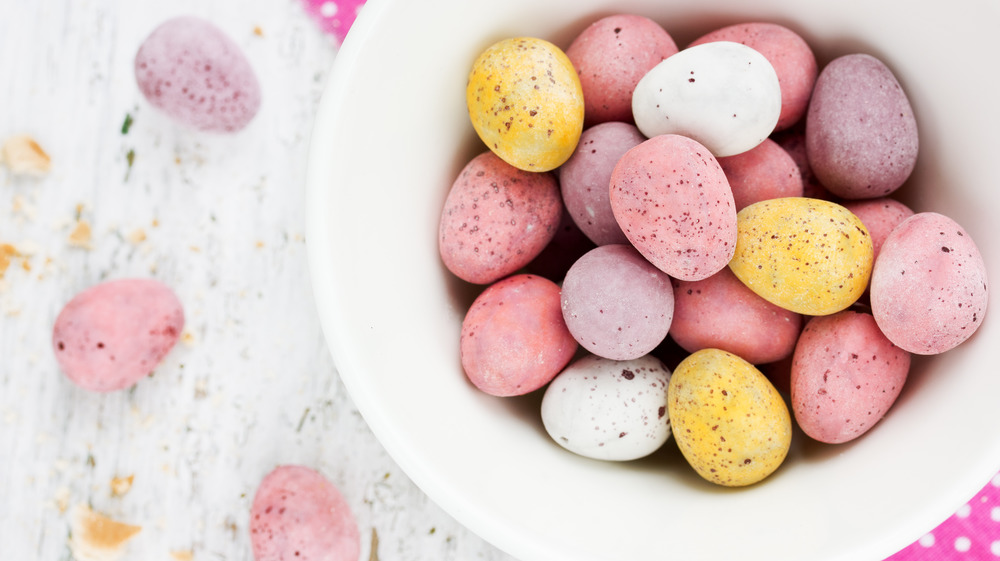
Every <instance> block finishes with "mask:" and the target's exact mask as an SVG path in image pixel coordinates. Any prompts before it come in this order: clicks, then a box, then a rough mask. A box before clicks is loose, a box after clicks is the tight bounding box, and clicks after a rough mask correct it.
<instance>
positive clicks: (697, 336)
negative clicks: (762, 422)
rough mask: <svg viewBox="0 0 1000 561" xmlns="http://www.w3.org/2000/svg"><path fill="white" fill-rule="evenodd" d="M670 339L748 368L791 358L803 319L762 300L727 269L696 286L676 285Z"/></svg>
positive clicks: (680, 283)
mask: <svg viewBox="0 0 1000 561" xmlns="http://www.w3.org/2000/svg"><path fill="white" fill-rule="evenodd" d="M673 285H674V319H673V323H672V324H671V325H670V336H671V337H672V338H673V339H674V341H676V342H677V344H678V345H680V346H681V347H683V348H684V349H685V350H686V351H688V352H689V353H693V352H695V351H699V350H701V349H708V348H716V349H721V350H724V351H728V352H730V353H733V354H735V355H737V356H739V357H741V358H742V359H744V360H746V361H747V362H749V363H751V364H765V363H768V362H774V361H778V360H781V359H783V358H785V357H787V356H789V355H791V354H792V351H793V350H794V349H795V341H796V340H797V339H798V336H799V330H800V329H801V327H802V316H800V315H799V314H797V313H795V312H791V311H789V310H786V309H784V308H781V307H780V306H777V305H775V304H772V303H770V302H768V301H767V300H765V299H763V298H761V297H760V296H758V295H757V294H755V293H754V291H752V290H750V289H749V288H747V286H746V285H745V284H743V283H742V282H740V280H739V279H738V278H736V275H734V274H733V273H732V271H730V270H729V268H728V267H727V268H725V269H722V270H721V271H719V272H718V273H716V274H714V275H712V276H710V277H708V278H707V279H702V280H699V281H679V280H676V279H675V280H674V281H673Z"/></svg>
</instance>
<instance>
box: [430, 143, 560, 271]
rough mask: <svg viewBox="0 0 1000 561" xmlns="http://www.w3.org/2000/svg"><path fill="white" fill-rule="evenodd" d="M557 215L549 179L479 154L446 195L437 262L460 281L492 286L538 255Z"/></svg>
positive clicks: (553, 230) (489, 154) (554, 189)
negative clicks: (439, 256) (440, 261)
mask: <svg viewBox="0 0 1000 561" xmlns="http://www.w3.org/2000/svg"><path fill="white" fill-rule="evenodd" d="M562 210H563V208H562V199H561V198H560V195H559V186H558V184H557V182H556V179H555V177H554V176H553V175H552V174H549V173H531V172H526V171H522V170H519V169H517V168H515V167H514V166H512V165H510V164H508V163H506V162H504V161H503V160H501V159H500V158H499V157H498V156H497V155H496V154H493V153H492V152H483V153H482V154H480V155H478V156H476V157H475V158H473V159H472V160H471V161H470V162H469V163H468V164H466V166H465V168H463V169H462V171H461V173H460V174H459V176H458V178H457V179H456V180H455V182H454V184H453V185H452V187H451V190H450V191H449V192H448V197H447V199H446V200H445V203H444V210H443V211H442V214H441V222H440V225H439V229H438V251H439V253H440V255H441V260H442V261H443V262H444V265H445V267H447V268H448V270H449V271H451V272H452V273H454V274H455V276H457V277H459V278H460V279H463V280H465V281H468V282H471V283H475V284H489V283H491V282H495V281H497V280H499V279H501V278H503V277H505V276H507V275H509V274H511V273H513V272H515V271H517V270H518V269H520V268H521V267H524V266H525V265H527V264H528V263H529V262H530V261H531V260H532V259H534V258H535V257H537V256H538V254H539V253H541V251H542V250H543V249H544V248H545V246H546V245H547V244H548V243H549V242H550V241H551V240H552V238H553V237H554V236H555V234H556V231H557V229H558V227H559V220H560V218H561V215H562Z"/></svg>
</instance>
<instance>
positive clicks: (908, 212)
mask: <svg viewBox="0 0 1000 561" xmlns="http://www.w3.org/2000/svg"><path fill="white" fill-rule="evenodd" d="M844 208H846V209H847V210H849V211H851V212H852V213H854V216H857V217H858V218H859V219H861V222H862V223H863V224H864V225H865V228H867V229H868V234H869V235H871V237H872V250H873V251H874V253H875V258H876V259H878V254H879V251H880V250H881V249H882V244H883V243H885V240H886V238H888V237H889V234H890V233H892V231H893V230H895V229H896V226H899V224H900V223H901V222H903V221H904V220H906V219H907V218H909V217H911V216H913V214H914V213H913V210H912V209H911V208H910V207H908V206H906V205H904V204H903V203H901V202H899V201H897V200H895V199H890V198H888V197H880V198H878V199H865V200H861V201H847V202H845V203H844Z"/></svg>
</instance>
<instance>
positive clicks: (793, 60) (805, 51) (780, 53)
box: [689, 22, 818, 131]
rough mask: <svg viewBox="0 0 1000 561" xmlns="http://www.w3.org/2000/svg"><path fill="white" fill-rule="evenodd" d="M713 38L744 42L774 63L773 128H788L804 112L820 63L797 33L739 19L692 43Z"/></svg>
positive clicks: (713, 39) (695, 43)
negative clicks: (777, 98)
mask: <svg viewBox="0 0 1000 561" xmlns="http://www.w3.org/2000/svg"><path fill="white" fill-rule="evenodd" d="M713 41H733V42H735V43H742V44H744V45H746V46H748V47H750V48H752V49H754V50H756V51H757V52H759V53H760V54H762V55H764V58H766V59H767V61H768V62H770V63H771V66H773V67H774V71H775V73H776V74H777V75H778V84H779V86H780V87H781V113H780V114H779V116H778V124H776V125H775V126H774V130H779V131H780V130H784V129H787V128H788V127H790V126H792V125H793V124H795V123H796V122H798V120H799V119H801V118H802V116H803V115H805V113H806V108H807V107H808V106H809V97H810V95H811V94H812V89H813V84H814V83H815V82H816V74H817V72H818V67H817V65H816V56H815V55H813V52H812V49H811V48H810V47H809V45H808V44H807V43H806V41H805V39H803V38H802V37H801V36H799V34H798V33H795V32H794V31H792V30H791V29H788V28H787V27H785V26H783V25H778V24H776V23H765V22H750V23H740V24H735V25H730V26H727V27H723V28H721V29H717V30H715V31H712V32H710V33H708V34H706V35H703V36H701V37H699V38H698V39H695V40H694V41H693V42H692V43H691V44H690V45H689V47H693V46H695V45H701V44H703V43H711V42H713Z"/></svg>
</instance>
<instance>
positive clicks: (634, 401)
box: [438, 14, 989, 486]
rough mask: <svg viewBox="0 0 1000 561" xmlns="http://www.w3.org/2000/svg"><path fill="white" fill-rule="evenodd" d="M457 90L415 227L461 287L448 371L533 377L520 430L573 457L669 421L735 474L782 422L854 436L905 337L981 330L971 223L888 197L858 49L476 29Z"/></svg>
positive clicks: (885, 164)
mask: <svg viewBox="0 0 1000 561" xmlns="http://www.w3.org/2000/svg"><path fill="white" fill-rule="evenodd" d="M466 95H467V102H468V104H467V105H468V107H467V109H468V111H469V117H470V120H471V124H472V125H473V128H474V129H475V131H476V133H477V134H478V135H479V138H480V139H481V140H482V141H483V144H484V145H485V149H484V150H483V151H482V152H481V153H480V154H479V155H478V156H476V157H475V158H473V159H472V161H470V162H469V163H468V165H467V166H466V167H465V169H463V170H462V172H461V173H460V175H459V177H458V178H457V179H456V180H455V182H454V184H453V186H452V187H451V189H450V191H449V193H448V195H447V200H446V202H445V205H444V209H443V212H442V216H441V221H440V227H439V232H438V236H439V238H438V240H439V243H438V249H439V252H440V256H441V259H442V262H443V263H444V265H445V267H446V268H447V269H448V270H449V271H450V272H451V273H452V274H454V275H456V276H457V277H459V278H461V279H463V280H464V281H467V282H469V283H473V284H478V285H482V286H483V288H484V290H483V291H482V292H481V294H480V295H479V296H478V297H477V298H476V299H475V301H474V302H473V303H472V305H471V307H470V309H469V310H468V312H467V315H466V317H465V320H464V322H463V324H462V331H461V334H460V338H461V344H460V349H461V362H462V366H463V369H464V371H465V373H466V375H467V376H468V378H469V380H470V381H471V382H472V383H473V384H474V385H475V386H476V387H477V388H479V389H480V390H482V391H484V392H486V393H489V394H491V395H494V396H517V395H524V394H527V393H530V392H534V391H543V392H544V395H543V399H542V406H541V411H540V417H541V421H542V424H543V425H544V427H545V429H546V431H547V432H548V433H549V435H550V436H551V437H552V440H553V441H554V442H555V443H557V444H558V445H560V446H562V447H563V448H565V449H567V450H569V451H571V452H573V453H576V454H579V455H582V456H586V457H589V458H594V459H600V460H610V461H627V460H633V459H636V458H641V457H644V456H648V455H649V454H651V453H653V452H654V451H656V450H657V449H659V448H660V447H662V446H663V445H664V443H665V442H667V441H668V440H669V436H670V435H671V434H672V435H673V437H674V440H675V442H676V444H677V446H678V448H679V449H680V451H681V453H682V455H683V456H684V458H685V459H686V460H687V462H688V463H689V464H690V465H691V467H692V468H693V469H694V470H695V471H696V472H697V473H698V474H699V475H700V476H701V477H703V478H704V479H705V480H707V481H710V482H713V483H716V484H719V485H725V486H745V485H751V484H754V483H756V482H758V481H761V480H763V479H765V478H766V477H768V476H769V475H770V474H771V473H773V472H774V471H775V470H776V469H778V467H779V466H780V465H781V463H782V461H783V460H784V459H785V457H786V456H787V454H788V451H789V448H790V444H791V439H792V427H793V426H794V425H797V426H798V427H799V428H800V429H801V430H802V431H803V432H804V433H805V434H806V435H807V436H808V437H809V438H811V439H814V440H816V441H819V442H823V443H829V444H831V445H834V444H837V443H842V442H847V441H849V440H852V439H855V438H858V437H860V436H861V435H863V434H865V433H866V432H867V431H869V430H871V429H872V428H873V427H874V426H875V425H877V423H878V422H879V420H880V419H882V418H883V416H884V415H885V414H886V413H887V412H888V411H889V410H890V408H891V407H892V405H893V403H894V401H895V400H896V398H897V396H898V395H899V394H900V392H901V390H902V388H903V385H904V384H905V382H906V378H907V374H908V372H909V368H910V359H911V354H924V355H931V354H938V353H942V352H945V351H947V350H949V349H952V348H954V347H956V346H958V345H960V344H961V343H963V342H964V341H966V340H967V339H968V338H969V337H971V336H972V335H973V333H975V331H976V330H977V329H978V327H979V326H980V325H981V324H982V321H983V318H984V315H985V312H986V304H987V298H988V293H989V284H988V281H987V278H986V268H985V265H984V263H983V258H982V256H981V255H980V253H979V250H978V249H977V247H976V245H975V243H974V241H973V240H972V237H971V236H970V235H969V233H968V232H966V231H965V230H964V229H963V228H962V227H961V226H960V225H959V224H957V223H956V222H955V221H954V220H952V219H951V218H948V217H946V216H944V215H941V214H938V213H935V212H914V210H913V209H910V208H909V207H907V206H906V205H905V204H903V203H902V202H899V201H898V200H895V199H892V198H889V197H890V195H892V194H893V193H894V192H895V191H896V190H897V189H900V188H901V187H903V186H904V185H905V183H906V180H907V179H908V178H909V176H910V174H911V172H912V171H913V169H914V167H915V164H916V159H917V152H918V144H919V143H918V134H917V122H916V119H915V116H914V112H913V109H912V108H911V107H910V102H909V100H908V98H907V96H906V93H905V92H904V91H903V88H902V86H901V85H900V83H899V81H898V80H897V79H896V77H895V76H894V75H893V74H892V71H891V70H890V68H889V66H888V65H886V64H885V63H884V62H883V61H881V60H879V59H877V58H875V57H873V56H871V55H869V54H867V53H855V54H849V55H845V56H841V57H839V58H836V59H834V60H832V61H830V62H828V63H827V64H825V65H820V64H818V63H817V60H816V57H815V56H814V54H813V52H812V50H811V48H810V46H809V45H808V44H807V43H806V42H805V41H804V40H803V39H802V37H800V36H799V35H798V34H796V33H795V32H794V31H792V30H790V29H788V28H786V27H783V26H781V25H777V24H773V23H760V22H753V23H745V24H740V25H733V26H728V27H724V28H721V29H716V30H711V31H710V32H708V33H706V34H704V35H703V36H701V37H699V38H698V39H696V40H695V41H693V42H692V43H691V44H690V45H688V46H687V47H685V48H680V49H679V48H678V47H677V45H676V43H675V42H674V40H673V39H672V38H671V36H670V34H669V33H667V31H666V30H665V29H664V28H663V27H661V26H660V25H659V24H657V23H656V22H654V21H652V20H650V19H648V18H645V17H642V16H638V15H633V14H615V15H611V16H607V17H603V18H601V19H598V20H597V21H595V22H593V23H592V24H591V25H590V26H589V27H587V28H586V29H585V30H583V31H582V32H581V33H580V34H579V35H578V36H577V37H576V38H575V39H574V40H573V41H572V43H571V44H570V45H569V46H568V48H567V50H566V51H565V52H563V51H562V50H560V48H559V47H558V46H556V45H553V44H551V43H548V42H547V41H544V40H541V39H536V38H531V37H513V38H509V39H504V40H502V41H499V42H497V43H496V44H494V45H492V46H490V47H488V48H487V49H486V50H485V51H484V52H483V53H482V54H481V55H480V56H479V57H478V58H476V59H475V61H474V62H473V63H472V66H471V68H470V73H469V80H468V84H467V89H466ZM676 349H679V350H680V352H683V353H685V356H686V358H683V359H681V357H674V356H673V355H675V354H676V353H677V352H678V351H677V350H676ZM672 353H673V354H672ZM668 365H669V366H668ZM781 365H785V366H781ZM671 368H672V369H673V371H671ZM762 372H766V373H767V375H765V374H764V373H762ZM768 376H771V377H772V378H771V379H769V377H768ZM782 379H783V381H782V382H779V380H782ZM776 382H778V383H776ZM778 388H780V390H781V391H779V389H778Z"/></svg>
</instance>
